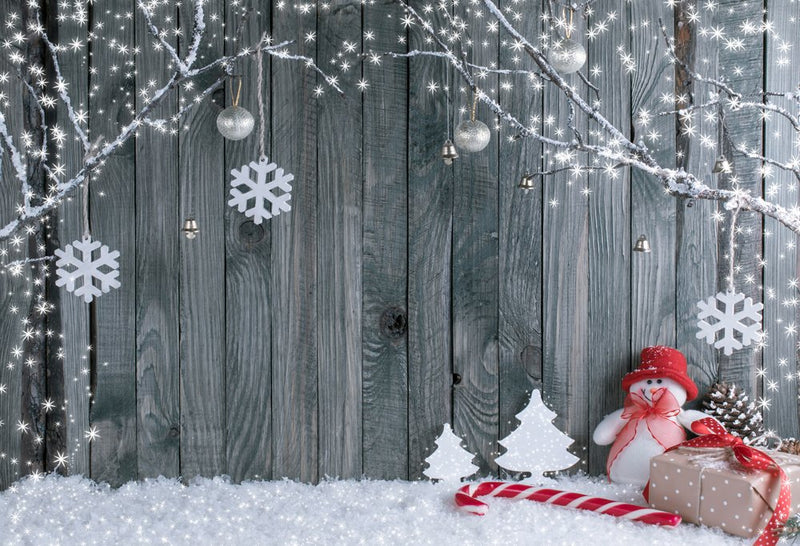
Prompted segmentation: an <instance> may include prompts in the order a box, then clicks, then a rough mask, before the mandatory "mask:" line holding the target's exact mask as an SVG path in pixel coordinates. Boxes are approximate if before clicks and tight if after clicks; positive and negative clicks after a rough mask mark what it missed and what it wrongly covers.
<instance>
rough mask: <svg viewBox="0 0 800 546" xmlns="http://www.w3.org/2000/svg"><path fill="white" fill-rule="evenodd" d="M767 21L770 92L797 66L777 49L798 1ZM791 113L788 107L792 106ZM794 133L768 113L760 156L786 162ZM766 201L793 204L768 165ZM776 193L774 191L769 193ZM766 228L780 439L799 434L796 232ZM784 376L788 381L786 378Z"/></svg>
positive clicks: (766, 324)
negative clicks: (770, 27)
mask: <svg viewBox="0 0 800 546" xmlns="http://www.w3.org/2000/svg"><path fill="white" fill-rule="evenodd" d="M769 11H770V20H771V21H772V22H773V23H774V24H775V30H774V33H770V34H768V35H767V36H766V45H767V49H766V51H765V54H766V58H765V62H764V69H765V70H766V80H765V81H766V88H767V89H772V90H778V89H780V90H783V89H792V88H793V87H794V86H795V80H796V74H797V71H798V68H800V51H797V49H796V46H795V47H793V48H791V49H789V50H788V51H787V50H782V49H781V48H780V46H781V44H783V43H785V41H786V40H787V39H788V37H789V36H796V34H795V33H796V25H797V23H796V21H797V19H798V17H800V5H798V4H795V3H787V2H778V3H775V4H772V3H771V4H770V6H769ZM769 100H770V102H774V103H776V104H778V105H779V106H782V107H784V108H789V109H791V108H792V104H790V101H788V100H786V99H785V98H783V97H774V98H770V99H769ZM790 111H791V110H790ZM793 137H794V131H793V129H792V126H791V124H790V123H789V122H788V121H787V120H785V119H784V118H782V117H781V116H771V117H769V118H767V119H766V120H765V121H764V155H765V156H766V157H775V158H779V159H780V160H781V161H790V160H791V158H792V157H793V156H794V154H795V147H794V145H793V143H792V141H793ZM764 189H765V192H766V193H767V195H771V197H770V201H772V202H776V203H780V204H781V205H783V206H785V207H787V208H791V207H793V206H794V205H795V204H796V203H797V180H796V179H795V177H794V176H793V175H792V173H790V172H786V171H783V170H781V169H777V168H774V169H772V174H771V176H769V177H768V178H766V180H765V181H764ZM773 192H774V193H773ZM764 230H765V231H767V232H769V235H768V236H766V237H765V238H764V260H765V261H766V266H765V267H764V269H763V275H764V288H765V289H766V290H770V291H771V292H772V293H771V295H769V296H764V300H763V301H764V313H763V315H764V321H763V329H764V331H765V332H767V333H768V334H769V335H768V337H767V343H766V347H764V352H763V362H764V368H765V369H766V372H767V373H766V376H765V380H766V381H775V382H777V385H778V390H777V391H775V392H773V391H770V390H769V389H767V390H766V393H765V395H766V396H767V397H768V398H771V399H772V407H771V408H770V409H769V411H766V412H765V413H764V422H765V424H766V426H767V428H769V429H773V430H775V431H776V432H777V433H778V434H779V435H780V436H782V437H783V438H787V437H797V436H798V434H800V424H798V404H797V401H798V398H797V376H796V375H795V377H793V378H791V376H792V374H796V373H797V357H796V349H795V344H796V343H797V341H798V338H797V336H790V335H786V334H785V332H786V330H785V328H786V327H788V326H790V325H791V324H797V323H798V316H797V309H796V307H791V306H785V305H784V302H785V301H787V300H791V299H792V298H795V297H796V295H797V289H796V288H792V287H791V286H790V284H789V281H790V280H791V279H796V278H798V272H799V271H800V269H799V268H798V254H797V247H796V244H797V243H798V240H797V235H796V234H794V233H792V232H791V231H789V230H788V229H786V228H785V227H783V226H782V225H781V224H779V223H778V222H776V221H775V220H772V219H769V218H765V219H764ZM787 376H788V377H790V378H791V379H787Z"/></svg>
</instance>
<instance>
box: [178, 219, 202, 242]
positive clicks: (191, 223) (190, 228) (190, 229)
mask: <svg viewBox="0 0 800 546" xmlns="http://www.w3.org/2000/svg"><path fill="white" fill-rule="evenodd" d="M181 231H182V232H183V234H184V235H185V236H186V238H187V239H194V238H195V237H197V234H198V233H200V228H198V227H197V220H195V219H194V218H187V219H186V220H184V222H183V228H182V229H181Z"/></svg>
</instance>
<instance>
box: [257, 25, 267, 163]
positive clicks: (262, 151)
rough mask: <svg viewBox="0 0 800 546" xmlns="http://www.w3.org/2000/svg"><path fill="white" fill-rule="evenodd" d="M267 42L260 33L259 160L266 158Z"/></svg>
mask: <svg viewBox="0 0 800 546" xmlns="http://www.w3.org/2000/svg"><path fill="white" fill-rule="evenodd" d="M266 42H267V33H266V32H265V33H264V34H262V35H261V40H259V42H258V52H257V53H256V62H257V63H258V154H259V159H260V160H261V161H266V160H267V138H266V134H267V122H266V120H265V119H264V96H263V93H264V62H263V58H264V51H263V46H264V44H265V43H266Z"/></svg>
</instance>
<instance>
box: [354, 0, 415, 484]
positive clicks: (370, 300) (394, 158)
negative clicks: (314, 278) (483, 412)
mask: <svg viewBox="0 0 800 546" xmlns="http://www.w3.org/2000/svg"><path fill="white" fill-rule="evenodd" d="M402 15H403V10H402V9H401V8H400V6H398V5H397V4H396V3H394V2H387V1H382V2H377V3H374V4H370V6H369V8H368V9H365V10H364V27H365V29H369V30H370V31H372V32H374V33H375V39H374V40H371V41H368V42H365V43H364V46H365V48H369V49H370V50H373V51H375V52H379V53H380V52H384V51H405V47H406V46H405V44H399V43H398V40H397V36H396V34H397V30H398V21H399V20H400V18H401V17H402ZM407 67H408V62H407V61H403V60H395V61H388V62H386V63H385V64H382V65H381V66H375V65H370V64H367V65H366V66H365V68H364V77H365V79H367V81H369V83H370V87H369V88H368V89H367V91H366V93H364V97H363V102H364V133H363V146H364V172H363V175H364V195H363V199H364V202H363V203H364V204H363V214H364V226H363V237H364V243H363V244H364V247H363V263H362V271H363V279H362V283H363V302H362V306H363V307H362V308H363V314H362V324H363V329H364V333H363V347H364V348H363V366H364V369H363V378H364V379H363V381H364V382H363V385H362V399H363V421H364V431H363V435H364V436H363V445H364V474H366V475H367V476H370V477H373V478H381V479H393V478H403V479H405V478H407V477H408V369H407V368H408V358H407V350H408V347H407V340H408V336H407V335H406V326H407V303H406V289H407V279H408V271H407V267H408V263H407V260H408V248H407V237H408V228H407V226H408V210H407V206H408V194H407V189H408V185H407V176H408V174H407V173H408V164H407V162H408V153H407V149H406V148H407V145H406V143H407V138H408V137H407V135H408V131H407V130H408V117H407V108H408V105H407V101H408V99H407V85H408V81H407V80H408V75H407Z"/></svg>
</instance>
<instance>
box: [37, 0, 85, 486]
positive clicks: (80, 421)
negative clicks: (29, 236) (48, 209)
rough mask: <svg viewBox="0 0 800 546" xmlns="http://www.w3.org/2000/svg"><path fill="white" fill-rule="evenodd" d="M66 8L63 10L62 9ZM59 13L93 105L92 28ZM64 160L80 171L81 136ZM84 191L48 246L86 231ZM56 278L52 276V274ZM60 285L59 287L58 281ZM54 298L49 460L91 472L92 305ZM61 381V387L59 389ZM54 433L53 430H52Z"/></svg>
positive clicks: (66, 61) (70, 61) (77, 83)
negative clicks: (65, 458) (54, 405)
mask: <svg viewBox="0 0 800 546" xmlns="http://www.w3.org/2000/svg"><path fill="white" fill-rule="evenodd" d="M51 8H55V9H56V10H58V9H59V8H60V9H61V10H64V7H63V6H56V5H54V4H51ZM62 13H63V11H62ZM57 16H58V13H50V16H49V17H48V32H49V33H50V35H51V39H54V40H55V42H56V43H67V42H72V41H73V40H79V41H80V42H81V46H80V47H79V48H77V50H75V51H73V49H72V48H70V50H69V52H62V53H60V54H59V65H60V66H61V73H62V75H63V76H64V79H65V80H66V81H67V82H69V90H70V96H71V97H72V101H73V105H74V107H75V108H77V109H79V110H83V111H88V106H89V104H88V100H89V96H88V86H89V78H88V77H87V74H88V71H89V66H88V61H87V57H86V53H87V49H88V41H87V30H86V27H84V26H78V25H59V24H58V22H57V20H56V17H57ZM55 110H56V115H57V123H58V126H59V127H61V128H63V129H64V130H66V131H72V129H71V127H72V122H71V121H70V120H69V116H68V115H67V112H66V110H65V109H64V108H56V109H55ZM57 153H58V154H59V159H60V162H61V163H62V164H63V165H64V166H65V169H66V172H67V173H75V172H77V170H78V169H79V168H80V165H81V164H82V162H83V155H84V152H83V147H82V145H81V144H80V142H79V141H78V140H74V139H66V140H65V141H64V142H63V144H62V145H61V146H60V147H57ZM82 208H83V195H82V192H80V191H79V192H77V193H74V194H73V195H72V196H70V197H68V198H67V199H66V201H65V203H64V204H63V205H62V206H61V208H60V209H59V211H58V214H57V216H55V217H56V218H57V219H58V223H57V225H54V226H53V227H54V228H55V229H51V231H50V233H49V238H48V246H49V247H50V248H51V250H50V251H49V252H52V249H54V248H56V247H59V246H62V247H63V246H64V245H66V244H68V243H71V242H72V241H74V240H75V239H79V238H80V237H81V236H82V234H83V221H82V213H81V211H82ZM51 278H52V276H51ZM53 288H55V287H53ZM55 290H58V293H57V294H55V293H53V296H51V297H52V299H53V300H54V303H55V305H56V311H55V312H56V313H57V316H53V315H50V316H49V317H48V328H49V329H51V330H53V331H55V332H61V333H63V336H61V337H58V338H57V340H55V339H51V342H50V346H49V348H48V366H52V365H55V366H58V365H59V361H60V362H61V364H60V365H61V366H63V375H62V378H61V380H60V381H59V383H60V385H56V379H55V374H48V397H49V398H52V399H53V400H59V399H61V398H63V399H64V404H63V407H61V405H60V404H59V411H58V412H57V414H56V413H49V414H48V416H47V418H48V425H49V426H50V428H51V429H55V430H56V431H59V432H60V433H58V434H57V436H59V437H61V436H62V435H63V437H61V438H59V440H58V441H55V442H54V441H52V440H51V439H50V438H49V437H48V445H47V451H48V452H49V453H50V457H49V459H50V463H51V464H52V461H53V456H54V455H55V454H56V453H57V452H58V451H62V452H64V453H67V454H68V455H69V462H68V464H67V466H66V468H62V469H60V470H61V471H62V472H69V473H72V474H84V475H88V474H89V472H90V465H89V455H90V448H89V445H88V443H86V441H85V439H84V433H85V431H86V430H87V429H89V426H90V425H89V411H90V409H89V408H90V402H91V397H90V396H89V395H90V393H91V390H90V389H91V386H90V374H89V371H90V367H91V361H90V359H89V357H90V355H89V352H88V351H87V347H89V345H91V343H92V342H91V338H90V328H89V306H87V305H86V304H85V303H84V301H83V300H82V299H81V298H76V297H75V296H73V295H72V294H70V293H69V292H67V291H66V289H63V288H62V289H60V290H59V289H57V288H55ZM58 349H61V350H62V351H63V358H59V356H58V354H59V351H58ZM57 387H60V390H61V393H58V394H57V392H56V391H57V390H58V389H57ZM48 436H49V435H48Z"/></svg>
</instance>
